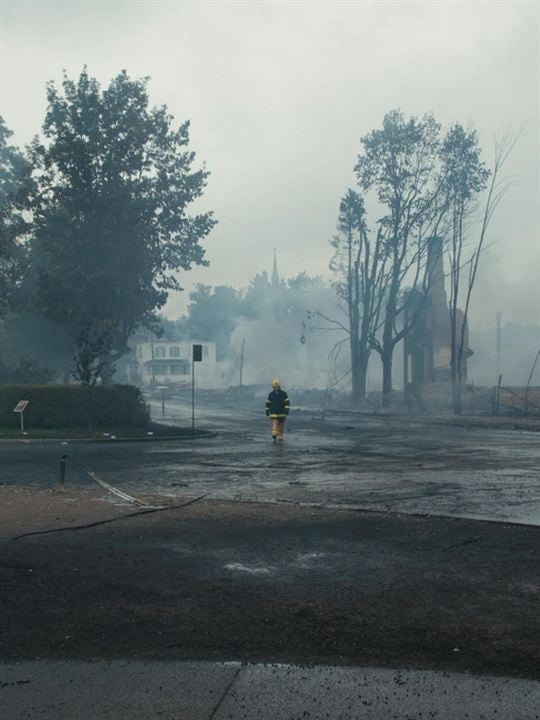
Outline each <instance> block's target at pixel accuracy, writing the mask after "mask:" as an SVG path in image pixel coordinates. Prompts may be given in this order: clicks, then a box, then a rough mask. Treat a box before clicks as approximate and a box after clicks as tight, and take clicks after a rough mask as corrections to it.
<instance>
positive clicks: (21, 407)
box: [13, 400, 30, 435]
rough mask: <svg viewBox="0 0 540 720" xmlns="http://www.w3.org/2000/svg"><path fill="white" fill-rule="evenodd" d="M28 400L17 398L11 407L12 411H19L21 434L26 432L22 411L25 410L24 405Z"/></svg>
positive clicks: (25, 405) (26, 404)
mask: <svg viewBox="0 0 540 720" xmlns="http://www.w3.org/2000/svg"><path fill="white" fill-rule="evenodd" d="M29 402H30V400H19V402H18V403H17V404H16V405H15V407H14V408H13V412H14V413H19V419H20V422H21V433H22V434H23V435H25V434H26V433H25V432H24V411H25V409H26V407H27V406H28V403H29Z"/></svg>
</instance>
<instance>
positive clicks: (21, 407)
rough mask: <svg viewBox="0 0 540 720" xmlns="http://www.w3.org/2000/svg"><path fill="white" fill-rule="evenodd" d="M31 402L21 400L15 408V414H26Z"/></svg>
mask: <svg viewBox="0 0 540 720" xmlns="http://www.w3.org/2000/svg"><path fill="white" fill-rule="evenodd" d="M29 402H30V400H19V402H18V403H17V404H16V405H15V407H14V408H13V412H14V413H22V412H24V410H25V409H26V406H27V405H28V403H29Z"/></svg>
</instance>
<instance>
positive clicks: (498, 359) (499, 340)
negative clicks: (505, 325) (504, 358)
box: [496, 311, 502, 378]
mask: <svg viewBox="0 0 540 720" xmlns="http://www.w3.org/2000/svg"><path fill="white" fill-rule="evenodd" d="M501 320H502V312H501V311H499V312H498V313H497V373H496V377H497V378H498V377H499V376H500V374H501Z"/></svg>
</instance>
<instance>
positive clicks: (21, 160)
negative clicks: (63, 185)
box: [0, 117, 32, 311]
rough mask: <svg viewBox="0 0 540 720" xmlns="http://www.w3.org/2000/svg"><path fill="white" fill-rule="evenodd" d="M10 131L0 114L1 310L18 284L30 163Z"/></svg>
mask: <svg viewBox="0 0 540 720" xmlns="http://www.w3.org/2000/svg"><path fill="white" fill-rule="evenodd" d="M11 135H12V133H11V131H10V130H9V129H8V128H7V127H6V125H5V123H4V120H3V119H2V118H1V117H0V311H2V310H5V309H6V307H7V306H8V305H9V301H10V300H12V299H13V295H14V291H15V290H16V288H17V287H18V284H19V281H20V277H21V273H22V267H23V264H22V260H23V257H24V251H23V246H22V245H21V240H22V239H23V238H24V236H25V235H26V234H27V232H28V229H29V225H28V214H27V212H26V213H25V211H28V197H29V192H30V188H31V184H32V183H31V165H30V163H29V162H28V160H27V159H26V158H25V156H24V155H23V154H22V153H21V152H20V151H19V150H18V149H17V148H16V147H14V146H12V145H10V144H9V138H10V137H11Z"/></svg>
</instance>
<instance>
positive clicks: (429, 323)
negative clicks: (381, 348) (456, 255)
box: [403, 238, 473, 400]
mask: <svg viewBox="0 0 540 720" xmlns="http://www.w3.org/2000/svg"><path fill="white" fill-rule="evenodd" d="M427 263H428V267H427V280H428V282H427V289H426V290H425V291H424V292H420V291H411V292H414V296H413V297H412V298H409V302H408V303H407V306H406V310H405V317H404V322H405V324H406V325H408V324H409V323H412V327H411V330H410V332H409V333H408V334H407V335H406V336H405V339H404V349H403V376H404V377H403V379H404V382H403V385H404V388H405V393H406V394H407V395H408V396H409V397H412V398H417V399H419V400H422V399H425V398H426V395H430V396H436V395H438V396H441V399H443V398H445V397H448V395H449V392H450V373H451V370H450V362H451V357H452V342H451V335H452V330H451V321H450V307H449V304H448V298H447V294H446V288H445V283H444V268H443V243H442V239H441V238H432V239H431V240H430V242H429V247H428V258H427ZM464 322H465V317H464V314H463V311H462V310H459V309H458V311H457V315H456V330H455V332H456V346H457V345H459V343H460V341H461V333H462V331H463V324H464ZM463 337H464V346H463V353H462V366H461V377H462V379H463V380H464V381H465V380H466V379H467V359H468V358H469V357H470V356H471V355H472V354H473V352H472V350H471V349H470V348H469V337H468V328H467V326H466V325H465V328H464V334H463Z"/></svg>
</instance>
